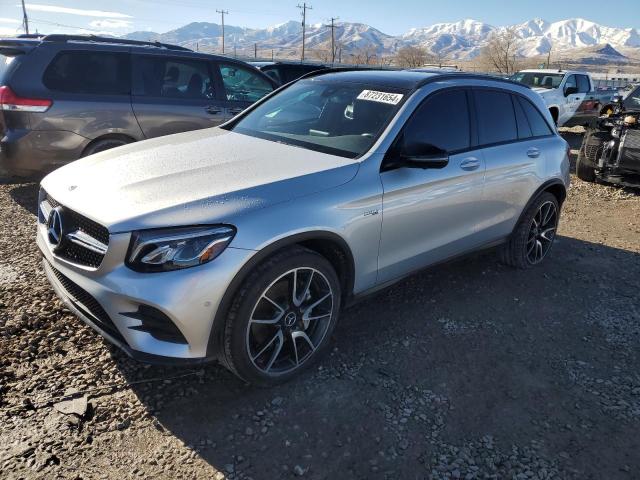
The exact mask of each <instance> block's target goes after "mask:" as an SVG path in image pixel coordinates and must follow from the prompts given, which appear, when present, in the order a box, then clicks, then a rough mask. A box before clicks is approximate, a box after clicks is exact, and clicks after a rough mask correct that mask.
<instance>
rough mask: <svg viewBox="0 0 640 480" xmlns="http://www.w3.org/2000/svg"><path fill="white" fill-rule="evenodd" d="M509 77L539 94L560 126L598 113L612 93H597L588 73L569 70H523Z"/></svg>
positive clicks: (580, 122)
mask: <svg viewBox="0 0 640 480" xmlns="http://www.w3.org/2000/svg"><path fill="white" fill-rule="evenodd" d="M511 80H514V81H516V82H519V83H522V84H524V85H527V86H529V87H531V88H532V89H533V90H534V91H536V92H537V93H539V94H540V96H541V97H542V98H543V100H544V102H545V103H546V105H547V107H549V112H551V116H552V117H553V119H554V120H555V121H556V124H557V125H558V126H559V127H571V126H575V125H585V124H587V123H589V121H590V120H591V119H592V118H593V117H595V116H597V115H598V114H599V113H600V109H601V108H602V106H603V105H605V104H607V103H609V102H610V101H611V98H612V97H613V95H614V93H615V92H605V91H603V92H598V91H597V90H596V88H595V84H594V83H593V80H592V78H591V75H589V74H588V73H587V72H579V71H568V70H551V69H541V70H522V71H520V72H518V73H516V74H515V75H513V76H512V77H511Z"/></svg>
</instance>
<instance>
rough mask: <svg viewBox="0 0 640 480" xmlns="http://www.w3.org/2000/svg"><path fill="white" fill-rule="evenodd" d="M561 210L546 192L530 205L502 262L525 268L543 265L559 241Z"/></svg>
mask: <svg viewBox="0 0 640 480" xmlns="http://www.w3.org/2000/svg"><path fill="white" fill-rule="evenodd" d="M559 218H560V208H559V205H558V200H557V199H556V197H555V195H553V194H552V193H550V192H543V193H542V194H540V195H539V196H538V197H537V198H536V199H535V200H534V201H533V202H532V203H531V205H529V207H528V208H527V210H526V211H525V212H524V214H523V215H522V217H521V218H520V221H519V222H518V224H517V225H516V228H515V229H514V231H513V233H512V234H511V237H510V238H509V241H508V242H507V243H506V245H504V247H503V249H502V261H503V262H504V263H506V264H507V265H510V266H512V267H515V268H520V269H525V268H530V267H533V266H535V265H538V264H540V263H541V262H542V261H543V260H544V259H545V258H546V256H547V254H548V253H549V251H550V250H551V247H552V246H553V241H554V240H555V238H556V231H557V229H558V220H559Z"/></svg>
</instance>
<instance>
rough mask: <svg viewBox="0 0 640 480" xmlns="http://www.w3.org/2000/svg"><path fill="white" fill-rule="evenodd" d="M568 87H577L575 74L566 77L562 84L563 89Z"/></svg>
mask: <svg viewBox="0 0 640 480" xmlns="http://www.w3.org/2000/svg"><path fill="white" fill-rule="evenodd" d="M569 87H574V88H578V82H577V80H576V76H575V75H569V77H567V81H566V82H565V84H564V89H565V91H566V90H567V88H569Z"/></svg>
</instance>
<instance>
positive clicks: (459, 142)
mask: <svg viewBox="0 0 640 480" xmlns="http://www.w3.org/2000/svg"><path fill="white" fill-rule="evenodd" d="M443 112H446V113H445V114H443ZM469 124H470V120H469V105H468V103H467V93H466V92H465V91H464V90H449V91H444V92H441V93H436V94H434V95H433V96H432V97H430V98H428V99H427V100H426V101H425V102H424V103H423V104H422V105H420V106H419V107H418V109H417V110H416V112H415V113H414V114H413V116H412V117H411V119H410V120H409V123H408V124H407V126H406V127H405V129H404V132H403V135H404V141H405V143H406V144H407V145H416V144H422V145H433V146H434V147H436V148H438V149H440V150H444V151H446V152H455V151H456V150H463V149H465V148H469V146H470V145H471V140H470V138H471V132H470V127H469Z"/></svg>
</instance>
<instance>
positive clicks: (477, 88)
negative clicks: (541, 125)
mask: <svg viewBox="0 0 640 480" xmlns="http://www.w3.org/2000/svg"><path fill="white" fill-rule="evenodd" d="M470 88H471V91H472V94H474V93H475V91H476V90H493V91H497V92H502V93H507V94H510V95H516V96H518V97H521V98H524V99H525V100H526V101H527V102H529V103H530V104H531V105H532V106H533V108H535V109H536V110H537V111H538V113H540V115H542V118H543V120H544V121H545V123H546V124H547V127H549V129H550V130H551V133H549V134H548V135H537V136H532V137H529V138H516V139H515V140H505V141H503V142H494V143H482V144H481V143H480V137H478V146H477V147H476V149H479V148H490V147H499V146H502V145H509V144H512V143H521V142H529V141H531V140H538V139H541V138H550V137H555V136H556V134H555V133H554V129H553V128H551V126H550V125H549V122H548V121H547V119H546V118H545V116H544V115H543V114H542V112H540V109H539V108H538V107H536V106H535V104H534V103H533V102H532V101H531V100H529V99H528V98H527V97H526V96H524V95H522V94H521V93H519V92H515V91H513V90H508V89H501V88H496V87H481V86H473V87H470ZM473 100H474V102H473V108H474V110H475V96H473ZM511 108H512V109H514V110H513V115H514V120H516V118H515V114H516V112H515V108H514V106H513V100H511ZM525 116H526V112H525ZM527 121H529V119H528V118H527ZM476 124H477V118H476ZM529 127H531V125H529ZM517 129H518V125H517V120H516V131H517ZM531 133H533V129H531Z"/></svg>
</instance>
